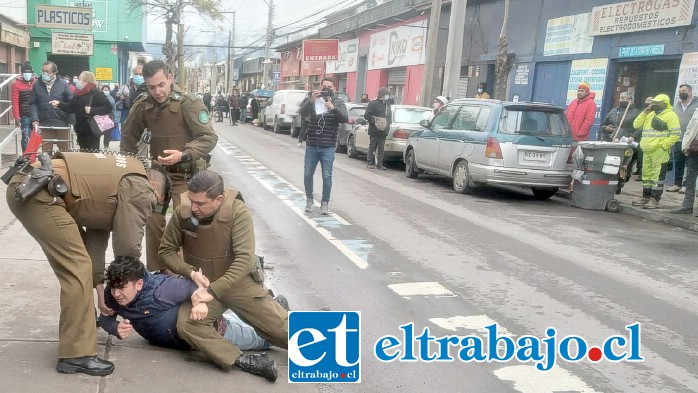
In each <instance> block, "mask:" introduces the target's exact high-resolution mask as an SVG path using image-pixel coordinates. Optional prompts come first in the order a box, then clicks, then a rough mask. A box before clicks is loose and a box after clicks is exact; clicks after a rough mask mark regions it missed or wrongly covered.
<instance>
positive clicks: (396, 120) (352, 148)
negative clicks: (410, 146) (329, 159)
mask: <svg viewBox="0 0 698 393" xmlns="http://www.w3.org/2000/svg"><path fill="white" fill-rule="evenodd" d="M430 115H431V108H427V107H423V106H415V105H391V106H390V113H389V114H388V122H389V127H388V135H387V136H386V137H385V157H384V160H385V161H400V160H402V158H403V155H404V153H405V147H406V146H407V139H408V138H409V137H410V135H411V134H412V133H413V132H415V131H419V130H421V129H422V126H420V125H419V122H420V121H422V120H427V119H429V116H430ZM356 123H358V124H361V125H359V126H357V127H354V129H352V130H351V131H350V132H349V136H348V137H347V155H348V156H349V157H350V158H354V157H356V156H358V155H359V154H368V145H369V138H368V123H367V122H366V120H365V119H364V118H359V119H357V120H356Z"/></svg>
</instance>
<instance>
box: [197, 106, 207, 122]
mask: <svg viewBox="0 0 698 393" xmlns="http://www.w3.org/2000/svg"><path fill="white" fill-rule="evenodd" d="M199 123H201V124H206V123H208V112H206V110H204V109H202V110H201V111H200V112H199Z"/></svg>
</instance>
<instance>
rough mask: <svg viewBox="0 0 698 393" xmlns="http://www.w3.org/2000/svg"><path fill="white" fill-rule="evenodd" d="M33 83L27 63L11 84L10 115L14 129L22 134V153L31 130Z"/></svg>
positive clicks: (32, 75)
mask: <svg viewBox="0 0 698 393" xmlns="http://www.w3.org/2000/svg"><path fill="white" fill-rule="evenodd" d="M34 82H36V78H34V70H33V69H32V65H31V63H29V62H28V61H27V62H25V63H24V64H22V76H21V77H19V78H17V79H15V81H14V82H13V83H12V115H13V116H14V118H15V127H19V129H20V131H21V133H22V151H24V150H26V149H27V145H28V144H29V136H30V135H31V130H32V127H31V125H32V124H31V120H32V110H31V91H32V87H33V86H34Z"/></svg>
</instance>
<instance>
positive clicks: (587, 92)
mask: <svg viewBox="0 0 698 393" xmlns="http://www.w3.org/2000/svg"><path fill="white" fill-rule="evenodd" d="M595 99H596V93H594V92H593V91H591V86H590V85H589V84H588V83H587V82H582V83H580V84H579V86H577V99H576V100H572V102H570V105H569V106H568V107H567V110H566V111H565V115H567V120H568V121H569V122H570V128H571V129H572V139H573V140H574V141H575V142H579V141H586V140H587V139H589V131H590V130H591V126H593V125H594V118H595V117H596V103H595V102H594V100H595Z"/></svg>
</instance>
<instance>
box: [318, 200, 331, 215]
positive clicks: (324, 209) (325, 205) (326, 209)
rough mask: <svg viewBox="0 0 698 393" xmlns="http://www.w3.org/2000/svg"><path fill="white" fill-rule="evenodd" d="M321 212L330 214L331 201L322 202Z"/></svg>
mask: <svg viewBox="0 0 698 393" xmlns="http://www.w3.org/2000/svg"><path fill="white" fill-rule="evenodd" d="M320 214H324V215H328V214H330V206H329V202H321V203H320Z"/></svg>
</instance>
